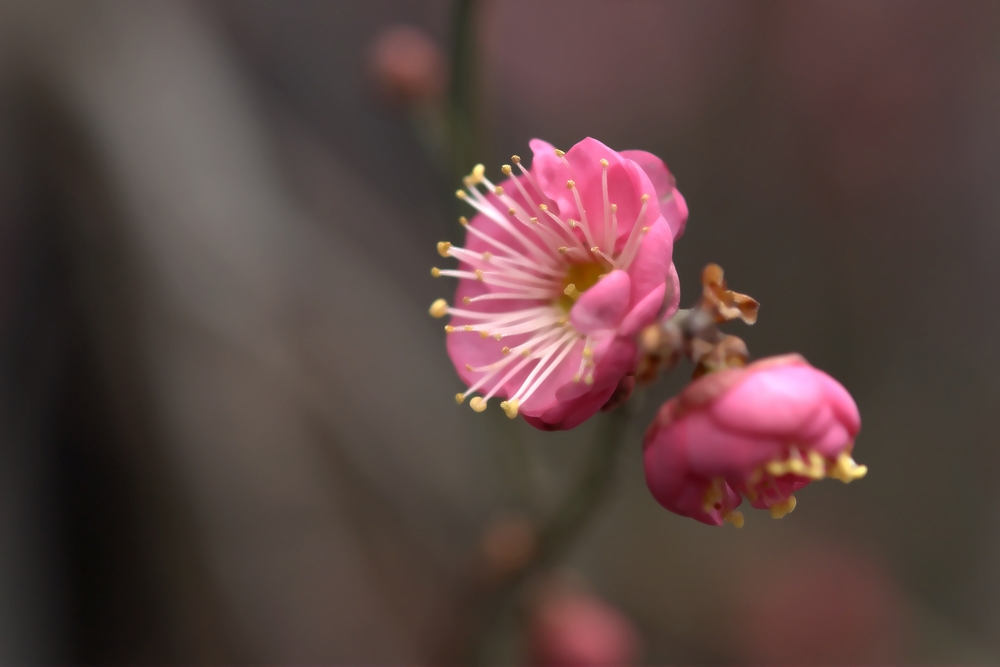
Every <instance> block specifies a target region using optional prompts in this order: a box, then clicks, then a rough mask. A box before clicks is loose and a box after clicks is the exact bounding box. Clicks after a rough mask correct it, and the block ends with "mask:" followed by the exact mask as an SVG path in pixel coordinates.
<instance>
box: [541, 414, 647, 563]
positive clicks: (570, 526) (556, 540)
mask: <svg viewBox="0 0 1000 667" xmlns="http://www.w3.org/2000/svg"><path fill="white" fill-rule="evenodd" d="M628 413H629V411H628V409H627V407H625V406H623V407H620V408H618V409H617V410H613V411H612V412H610V413H608V414H607V415H605V416H604V418H603V419H601V420H600V423H599V424H598V427H597V428H598V431H597V437H596V442H595V444H594V446H593V449H592V450H591V452H590V458H589V459H588V461H587V464H586V468H585V469H584V471H583V474H582V475H581V476H580V478H579V480H578V481H577V483H576V486H575V487H574V488H573V489H572V490H571V491H570V493H569V495H568V496H567V497H566V499H565V500H564V501H563V503H562V505H561V506H560V507H559V509H558V510H557V511H556V512H555V514H554V515H553V516H552V518H551V519H550V520H549V522H548V523H547V524H546V525H545V526H544V527H543V528H542V531H541V534H540V536H539V537H540V542H541V544H540V546H541V550H540V554H539V558H538V561H537V562H536V563H535V564H534V568H533V569H537V568H539V567H544V566H546V565H550V564H552V563H554V562H556V561H558V560H559V559H560V558H561V557H562V555H563V554H564V553H565V552H566V550H567V549H569V547H571V546H572V544H573V542H574V540H575V539H576V538H577V536H578V535H579V533H580V531H581V530H583V528H585V527H586V525H587V523H588V521H589V520H590V518H591V517H592V516H593V514H594V512H595V511H596V510H597V509H598V508H599V507H600V506H601V502H602V501H603V500H604V499H605V497H606V496H607V493H608V490H609V489H610V488H611V483H612V481H613V480H614V476H615V471H616V469H617V468H616V465H615V464H616V462H617V459H618V452H619V450H620V449H621V447H622V444H623V443H624V442H625V438H624V437H623V436H624V433H625V427H626V426H627V424H628Z"/></svg>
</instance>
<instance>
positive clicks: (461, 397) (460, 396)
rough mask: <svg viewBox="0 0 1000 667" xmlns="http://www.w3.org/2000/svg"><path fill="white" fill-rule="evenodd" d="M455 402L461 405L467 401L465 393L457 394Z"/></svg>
mask: <svg viewBox="0 0 1000 667" xmlns="http://www.w3.org/2000/svg"><path fill="white" fill-rule="evenodd" d="M455 402H456V403H458V404H459V405H461V404H462V403H465V394H455Z"/></svg>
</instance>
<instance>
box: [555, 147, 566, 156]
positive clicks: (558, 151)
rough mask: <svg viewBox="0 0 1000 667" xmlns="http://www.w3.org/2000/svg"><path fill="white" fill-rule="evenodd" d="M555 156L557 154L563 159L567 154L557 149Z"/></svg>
mask: <svg viewBox="0 0 1000 667" xmlns="http://www.w3.org/2000/svg"><path fill="white" fill-rule="evenodd" d="M555 154H556V157H562V156H564V155H566V152H565V151H561V150H559V149H558V148H557V149H556V150H555Z"/></svg>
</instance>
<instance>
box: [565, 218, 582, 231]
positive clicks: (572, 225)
mask: <svg viewBox="0 0 1000 667" xmlns="http://www.w3.org/2000/svg"><path fill="white" fill-rule="evenodd" d="M566 222H568V223H569V226H570V227H572V228H573V229H576V228H577V227H578V226H579V224H580V223H579V222H577V221H576V220H567V221H566Z"/></svg>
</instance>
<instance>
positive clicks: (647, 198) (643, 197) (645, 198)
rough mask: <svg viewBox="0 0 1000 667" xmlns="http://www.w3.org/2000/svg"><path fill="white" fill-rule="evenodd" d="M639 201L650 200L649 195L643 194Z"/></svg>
mask: <svg viewBox="0 0 1000 667" xmlns="http://www.w3.org/2000/svg"><path fill="white" fill-rule="evenodd" d="M639 201H641V202H642V203H644V204H645V203H646V202H648V201H649V195H643V196H641V197H639Z"/></svg>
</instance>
